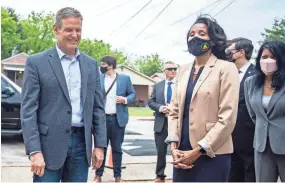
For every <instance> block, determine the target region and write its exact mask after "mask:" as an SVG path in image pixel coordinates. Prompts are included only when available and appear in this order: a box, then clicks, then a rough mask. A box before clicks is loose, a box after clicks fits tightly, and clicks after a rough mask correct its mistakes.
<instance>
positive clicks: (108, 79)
mask: <svg viewBox="0 0 285 183" xmlns="http://www.w3.org/2000/svg"><path fill="white" fill-rule="evenodd" d="M100 62H101V67H100V70H101V73H102V74H101V89H102V91H103V93H104V104H105V112H106V123H107V141H106V142H107V144H108V142H109V140H110V142H111V147H112V154H113V164H114V177H115V182H121V167H122V155H123V151H122V144H123V141H124V135H125V128H126V125H127V123H128V121H129V112H128V104H132V103H134V102H135V100H136V92H135V90H134V87H133V84H132V82H131V79H130V77H129V76H127V75H125V74H119V73H117V72H116V71H115V69H116V65H117V61H116V58H115V57H113V56H104V57H103V58H101V60H100ZM106 152H107V149H105V154H104V155H105V157H106ZM104 159H105V158H104ZM104 167H105V160H104V162H103V164H102V166H101V167H100V168H99V169H97V170H96V176H95V178H94V182H101V177H102V176H103V172H104Z"/></svg>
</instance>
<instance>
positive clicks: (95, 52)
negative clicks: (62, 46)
mask: <svg viewBox="0 0 285 183" xmlns="http://www.w3.org/2000/svg"><path fill="white" fill-rule="evenodd" d="M79 49H80V50H81V51H83V52H84V53H86V54H87V55H90V56H91V57H93V58H95V59H96V60H98V61H99V59H100V58H102V57H103V56H105V55H111V56H114V57H116V59H117V62H118V64H122V63H124V62H126V61H127V57H126V56H125V55H124V54H123V53H122V52H120V51H117V50H112V49H111V45H110V44H108V43H104V42H103V41H101V40H100V41H98V40H96V39H94V40H90V39H83V40H81V43H80V45H79Z"/></svg>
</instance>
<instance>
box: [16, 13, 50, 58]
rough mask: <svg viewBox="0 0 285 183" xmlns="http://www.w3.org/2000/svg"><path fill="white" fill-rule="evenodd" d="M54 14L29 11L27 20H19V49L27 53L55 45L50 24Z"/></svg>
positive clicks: (40, 50)
mask: <svg viewBox="0 0 285 183" xmlns="http://www.w3.org/2000/svg"><path fill="white" fill-rule="evenodd" d="M54 19H55V16H54V14H52V13H49V14H47V15H46V14H45V13H44V12H40V13H35V12H34V11H32V12H31V14H30V15H29V17H28V19H27V20H21V21H20V22H19V29H20V31H19V33H20V36H21V44H20V45H19V48H18V49H19V51H20V52H25V53H27V54H34V53H38V52H42V51H44V50H46V49H48V48H52V47H53V46H54V45H55V35H54V33H53V28H52V25H53V23H54Z"/></svg>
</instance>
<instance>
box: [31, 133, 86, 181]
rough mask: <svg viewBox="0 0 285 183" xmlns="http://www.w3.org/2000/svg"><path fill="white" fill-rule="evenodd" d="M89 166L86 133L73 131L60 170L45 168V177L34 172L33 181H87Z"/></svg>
mask: <svg viewBox="0 0 285 183" xmlns="http://www.w3.org/2000/svg"><path fill="white" fill-rule="evenodd" d="M55 156H56V155H55ZM88 167H89V165H88V162H87V157H86V146H85V137H84V134H83V133H82V132H72V133H71V134H70V139H69V144H68V151H67V157H66V160H65V163H64V165H63V167H62V168H60V169H59V170H49V169H45V172H44V176H43V177H39V176H37V175H35V174H34V176H33V182H60V181H61V182H87V178H88Z"/></svg>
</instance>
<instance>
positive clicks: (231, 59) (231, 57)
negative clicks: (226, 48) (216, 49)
mask: <svg viewBox="0 0 285 183" xmlns="http://www.w3.org/2000/svg"><path fill="white" fill-rule="evenodd" d="M228 58H229V60H230V61H231V62H233V63H235V62H236V59H234V54H232V53H230V54H228Z"/></svg>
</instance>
